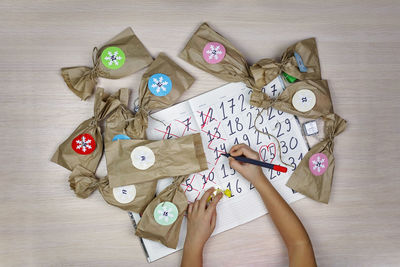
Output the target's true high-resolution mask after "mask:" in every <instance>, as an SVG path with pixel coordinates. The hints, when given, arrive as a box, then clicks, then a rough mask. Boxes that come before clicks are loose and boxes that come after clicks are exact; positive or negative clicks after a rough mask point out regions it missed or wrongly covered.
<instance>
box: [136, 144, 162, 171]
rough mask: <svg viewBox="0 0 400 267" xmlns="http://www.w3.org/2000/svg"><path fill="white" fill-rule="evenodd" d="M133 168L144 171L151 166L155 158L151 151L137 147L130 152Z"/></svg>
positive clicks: (144, 147) (143, 147)
mask: <svg viewBox="0 0 400 267" xmlns="http://www.w3.org/2000/svg"><path fill="white" fill-rule="evenodd" d="M131 160H132V164H133V166H135V167H136V168H138V169H139V170H146V169H148V168H150V167H151V166H153V164H154V162H155V161H156V158H155V156H154V153H153V151H152V150H151V149H150V148H148V147H146V146H138V147H136V148H135V149H133V150H132V152H131Z"/></svg>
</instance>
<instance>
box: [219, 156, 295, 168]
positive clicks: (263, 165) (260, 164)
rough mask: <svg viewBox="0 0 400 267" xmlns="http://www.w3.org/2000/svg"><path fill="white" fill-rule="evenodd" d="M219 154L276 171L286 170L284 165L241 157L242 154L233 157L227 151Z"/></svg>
mask: <svg viewBox="0 0 400 267" xmlns="http://www.w3.org/2000/svg"><path fill="white" fill-rule="evenodd" d="M221 155H224V156H225V157H227V158H229V157H232V158H234V159H236V160H238V161H241V162H245V163H250V164H254V165H258V166H261V167H264V168H268V169H273V170H275V171H278V172H287V168H286V167H283V166H279V165H275V164H271V163H268V162H263V161H259V160H254V159H249V158H246V157H242V156H236V157H234V156H231V154H229V153H227V154H225V153H223V154H221Z"/></svg>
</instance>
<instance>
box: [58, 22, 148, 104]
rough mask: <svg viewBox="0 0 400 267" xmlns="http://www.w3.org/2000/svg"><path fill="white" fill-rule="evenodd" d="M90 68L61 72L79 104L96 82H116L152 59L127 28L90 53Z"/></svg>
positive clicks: (90, 91)
mask: <svg viewBox="0 0 400 267" xmlns="http://www.w3.org/2000/svg"><path fill="white" fill-rule="evenodd" d="M92 60H93V67H85V66H79V67H69V68H62V69H61V75H62V77H63V78H64V80H65V82H66V84H67V85H68V87H69V89H71V91H72V92H73V93H74V94H76V95H77V96H78V97H80V98H81V99H83V100H86V98H88V97H89V96H91V95H92V93H93V90H94V88H95V87H96V83H97V78H98V77H103V78H108V79H119V78H122V77H125V76H128V75H130V74H133V73H135V72H137V71H138V70H140V69H143V68H144V67H146V66H148V65H149V64H150V63H151V62H152V61H153V58H152V57H151V55H150V53H149V52H148V51H147V50H146V48H145V47H144V45H143V44H142V42H141V41H140V40H139V39H138V37H137V36H136V35H135V33H134V32H133V30H132V28H130V27H129V28H127V29H125V30H124V31H122V32H121V33H119V34H118V35H116V36H115V37H114V38H112V39H111V40H110V41H108V42H107V43H106V44H104V45H103V46H102V47H100V48H99V49H97V47H95V48H94V49H93V55H92Z"/></svg>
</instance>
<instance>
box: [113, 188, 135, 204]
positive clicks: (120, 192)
mask: <svg viewBox="0 0 400 267" xmlns="http://www.w3.org/2000/svg"><path fill="white" fill-rule="evenodd" d="M113 195H114V198H115V200H116V201H118V202H119V203H122V204H126V203H129V202H132V201H133V200H134V199H135V197H136V187H135V186H134V185H126V186H119V187H114V188H113Z"/></svg>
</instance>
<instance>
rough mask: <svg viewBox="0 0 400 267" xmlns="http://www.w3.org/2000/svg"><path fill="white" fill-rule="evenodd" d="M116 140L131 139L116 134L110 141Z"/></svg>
mask: <svg viewBox="0 0 400 267" xmlns="http://www.w3.org/2000/svg"><path fill="white" fill-rule="evenodd" d="M117 140H131V138H129V136H127V135H124V134H117V135H116V136H114V137H113V139H112V141H117Z"/></svg>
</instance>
